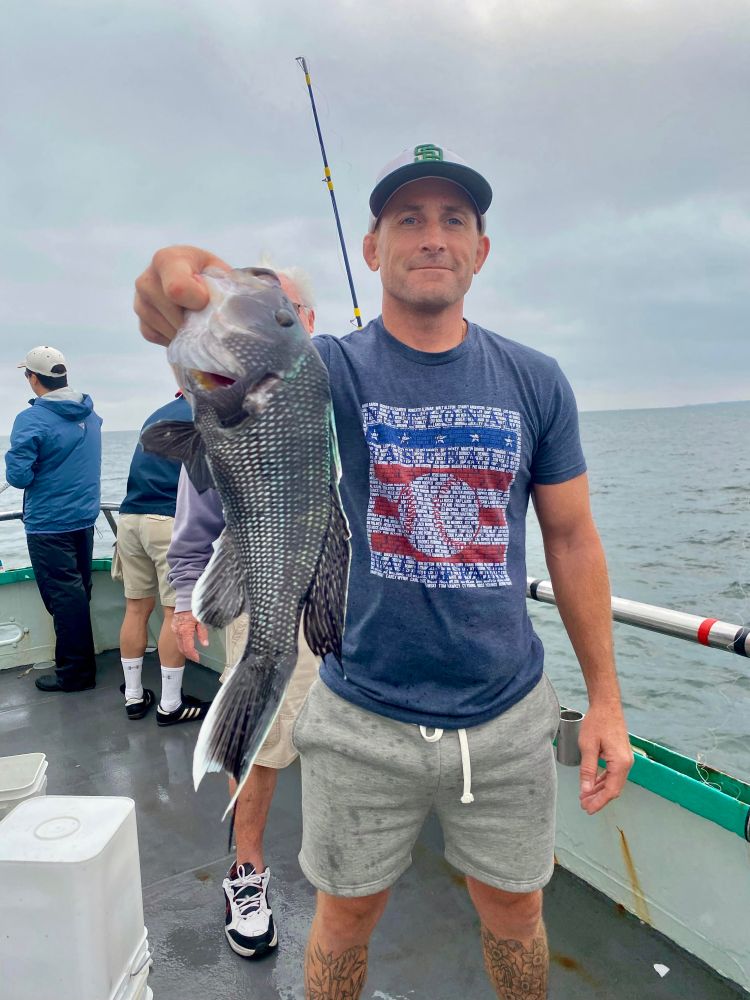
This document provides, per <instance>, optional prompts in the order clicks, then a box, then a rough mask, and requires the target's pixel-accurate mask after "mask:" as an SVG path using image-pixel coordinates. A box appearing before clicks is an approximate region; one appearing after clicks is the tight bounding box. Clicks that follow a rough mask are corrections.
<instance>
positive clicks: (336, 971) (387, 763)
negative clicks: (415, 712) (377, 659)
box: [294, 680, 440, 1000]
mask: <svg viewBox="0 0 750 1000" xmlns="http://www.w3.org/2000/svg"><path fill="white" fill-rule="evenodd" d="M294 745H295V746H296V748H297V749H298V751H299V754H300V760H301V764H302V819H303V824H302V850H301V851H300V855H299V861H300V866H301V868H302V871H303V872H304V874H305V875H306V876H307V878H308V880H309V881H310V882H312V884H313V885H314V886H315V888H316V889H318V892H319V895H318V907H317V912H316V916H315V919H314V921H313V924H312V928H311V932H310V938H309V942H308V947H307V953H306V960H305V983H306V990H307V993H306V996H307V997H308V1000H317V998H320V1000H329V998H331V1000H332V998H333V997H339V996H342V997H343V996H347V997H352V998H353V1000H354V998H356V997H359V996H360V994H361V991H362V988H363V985H364V981H365V976H366V974H367V947H368V942H369V939H370V934H371V933H372V930H373V928H374V927H375V925H376V923H377V921H378V919H379V918H380V916H381V914H382V912H383V910H384V908H385V904H386V900H387V898H388V891H389V890H390V888H391V886H392V885H393V884H394V883H395V882H396V880H397V879H398V878H399V877H400V876H401V874H402V873H403V872H404V871H405V870H406V869H407V868H408V867H409V864H410V863H411V852H412V848H413V846H414V842H415V841H416V839H417V836H418V834H419V831H420V829H421V827H422V825H423V823H424V820H425V817H426V816H427V813H428V812H429V810H430V807H431V805H432V803H433V800H434V796H435V792H436V788H437V784H438V781H439V756H440V754H439V749H438V747H437V746H436V745H435V744H431V743H427V742H425V740H423V739H422V737H421V735H420V731H419V728H418V727H417V726H409V725H406V724H405V723H402V722H396V721H394V720H392V719H388V718H385V717H383V716H379V715H375V714H373V713H372V712H367V711H365V710H363V709H361V708H358V707H357V706H356V705H353V704H351V703H350V702H348V701H345V700H344V699H343V698H340V697H339V696H338V695H335V694H334V693H333V692H332V691H331V690H330V689H329V688H327V687H326V685H325V684H324V683H323V682H322V681H320V680H317V681H315V683H314V684H313V686H312V688H311V689H310V694H309V696H308V698H307V701H306V702H305V704H304V705H303V707H302V710H301V712H300V715H299V718H298V720H297V723H296V725H295V728H294Z"/></svg>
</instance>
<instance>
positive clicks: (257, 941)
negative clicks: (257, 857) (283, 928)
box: [221, 862, 279, 958]
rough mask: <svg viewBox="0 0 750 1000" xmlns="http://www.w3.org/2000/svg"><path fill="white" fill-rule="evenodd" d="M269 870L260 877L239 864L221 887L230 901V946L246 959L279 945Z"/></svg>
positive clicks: (227, 928) (226, 928)
mask: <svg viewBox="0 0 750 1000" xmlns="http://www.w3.org/2000/svg"><path fill="white" fill-rule="evenodd" d="M270 877H271V872H270V870H269V869H268V868H266V870H265V871H264V872H261V874H260V875H258V874H257V873H256V871H255V868H254V867H253V866H252V865H250V864H247V865H238V864H237V862H235V863H234V864H233V865H232V867H231V868H230V869H229V871H228V872H227V876H226V878H225V879H224V881H223V882H222V884H221V887H222V889H223V890H224V898H225V900H226V916H225V918H224V933H225V934H226V936H227V941H228V942H229V947H230V948H231V949H232V951H234V952H236V953H237V954H238V955H242V957H243V958H260V957H261V955H265V954H266V953H267V952H269V951H271V949H272V948H275V947H276V945H277V944H278V943H279V940H278V936H277V934H276V925H275V924H274V922H273V914H272V913H271V907H270V906H269V905H268V880H269V879H270Z"/></svg>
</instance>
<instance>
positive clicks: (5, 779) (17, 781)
mask: <svg viewBox="0 0 750 1000" xmlns="http://www.w3.org/2000/svg"><path fill="white" fill-rule="evenodd" d="M46 759H47V758H46V757H45V755H44V754H43V753H21V754H18V755H17V756H16V757H0V801H1V800H2V799H17V798H19V797H20V796H22V795H23V794H24V792H27V791H31V789H32V788H33V787H34V784H35V783H36V780H37V778H38V777H39V772H40V771H41V769H42V768H43V767H44V762H45V760H46Z"/></svg>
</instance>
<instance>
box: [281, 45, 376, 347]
mask: <svg viewBox="0 0 750 1000" xmlns="http://www.w3.org/2000/svg"><path fill="white" fill-rule="evenodd" d="M296 61H297V64H298V65H299V66H300V68H301V69H302V71H303V72H304V74H305V83H306V84H307V92H308V94H309V95H310V104H311V105H312V113H313V118H314V119H315V128H316V130H317V133H318V142H319V143H320V154H321V156H322V157H323V166H324V168H325V177H324V178H323V179H324V180H325V182H326V184H327V185H328V190H329V191H330V192H331V204H332V205H333V214H334V216H335V218H336V228H337V229H338V232H339V242H340V243H341V250H342V252H343V254H344V267H345V268H346V277H347V279H348V281H349V291H350V292H351V295H352V304H353V306H354V319H355V320H356V323H357V327H358V329H360V330H361V329H362V313H361V312H360V311H359V305H358V303H357V293H356V292H355V291H354V280H353V278H352V272H351V268H350V267H349V256H348V254H347V252H346V243H345V242H344V232H343V230H342V228H341V219H340V218H339V210H338V206H337V205H336V195H335V194H334V192H333V178H332V177H331V168H330V167H329V166H328V157H327V156H326V148H325V146H324V145H323V133H322V132H321V131H320V122H319V121H318V111H317V108H316V107H315V98H314V96H313V90H312V82H311V81H310V70H309V69H308V66H307V60H306V59H305V57H304V56H297V59H296Z"/></svg>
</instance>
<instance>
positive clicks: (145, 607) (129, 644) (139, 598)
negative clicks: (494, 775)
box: [117, 514, 157, 719]
mask: <svg viewBox="0 0 750 1000" xmlns="http://www.w3.org/2000/svg"><path fill="white" fill-rule="evenodd" d="M142 522H143V514H121V515H120V517H119V520H118V522H117V552H118V554H119V557H120V565H121V569H122V584H123V590H124V592H125V617H124V618H123V621H122V625H121V626H120V658H121V661H122V672H123V675H124V677H125V687H124V692H123V693H124V695H125V707H126V709H127V712H128V717H129V718H131V719H141V718H143V716H144V715H145V714H146V712H147V711H148V709H149V707H150V704H151V700H152V698H153V693H150V694H148V695H144V690H143V683H142V680H141V672H142V669H143V654H144V653H145V651H146V646H147V645H148V620H149V618H150V617H151V613H152V612H153V610H154V607H155V605H156V589H157V580H156V572H155V570H154V567H153V565H152V563H151V560H150V559H149V558H148V556H147V555H146V553H145V551H144V549H143V544H142V542H141V524H142ZM144 699H146V700H144Z"/></svg>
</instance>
